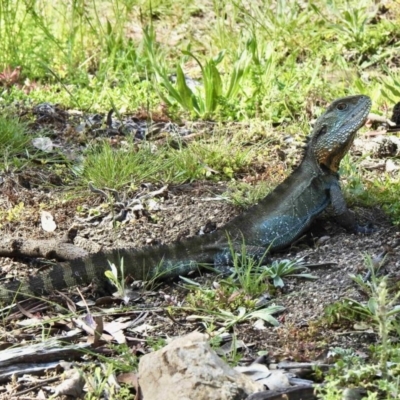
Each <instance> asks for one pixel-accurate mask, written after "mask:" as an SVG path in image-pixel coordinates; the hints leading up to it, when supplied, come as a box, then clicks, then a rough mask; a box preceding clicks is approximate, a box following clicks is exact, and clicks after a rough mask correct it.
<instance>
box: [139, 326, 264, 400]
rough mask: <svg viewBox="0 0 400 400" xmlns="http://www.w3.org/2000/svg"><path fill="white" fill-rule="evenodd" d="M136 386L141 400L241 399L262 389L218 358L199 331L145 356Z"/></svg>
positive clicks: (262, 387) (258, 384)
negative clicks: (140, 391) (138, 386)
mask: <svg viewBox="0 0 400 400" xmlns="http://www.w3.org/2000/svg"><path fill="white" fill-rule="evenodd" d="M139 385H140V388H141V390H142V394H143V400H203V399H204V400H214V399H215V400H240V399H245V398H246V397H247V396H248V395H250V394H252V393H256V392H259V391H262V390H265V388H264V386H263V385H262V384H260V383H257V382H254V381H252V380H251V379H250V378H248V377H247V376H245V375H244V374H242V373H239V372H237V371H235V370H234V369H233V368H231V367H230V366H229V365H228V364H226V363H225V362H224V361H223V360H222V359H221V358H219V357H218V355H217V354H216V353H215V351H214V350H212V349H211V347H210V345H209V344H208V342H207V336H206V335H203V334H201V333H198V332H193V333H191V334H189V335H186V336H184V337H181V338H178V339H176V340H174V341H172V342H171V343H170V344H169V345H167V346H165V347H164V348H162V349H161V350H158V351H155V352H153V353H149V354H146V355H144V356H143V357H142V358H141V359H140V363H139Z"/></svg>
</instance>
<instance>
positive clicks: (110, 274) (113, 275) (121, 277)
mask: <svg viewBox="0 0 400 400" xmlns="http://www.w3.org/2000/svg"><path fill="white" fill-rule="evenodd" d="M108 263H109V265H110V270H108V271H106V272H105V273H104V274H105V276H106V278H107V279H108V280H109V281H110V282H111V283H112V284H113V285H114V286H115V287H116V288H117V293H118V297H119V298H121V299H123V301H124V303H125V304H128V303H129V296H128V293H127V289H126V286H125V272H124V259H123V257H122V258H121V260H120V264H119V268H117V266H116V265H115V264H114V263H111V262H108Z"/></svg>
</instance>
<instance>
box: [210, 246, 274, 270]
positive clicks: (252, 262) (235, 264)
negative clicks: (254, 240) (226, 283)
mask: <svg viewBox="0 0 400 400" xmlns="http://www.w3.org/2000/svg"><path fill="white" fill-rule="evenodd" d="M268 259H269V257H268V248H265V247H259V246H246V245H244V244H242V245H232V246H231V247H230V248H228V249H226V250H224V251H222V252H220V253H217V254H216V255H215V257H214V268H215V269H216V270H217V271H218V272H220V273H222V274H223V275H229V274H231V273H232V272H235V271H236V270H237V269H238V268H240V269H242V268H246V266H249V267H252V266H259V265H263V263H266V262H268Z"/></svg>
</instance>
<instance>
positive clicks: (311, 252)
mask: <svg viewBox="0 0 400 400" xmlns="http://www.w3.org/2000/svg"><path fill="white" fill-rule="evenodd" d="M36 123H37V122H35V123H34V124H33V125H32V128H33V129H35V128H36V129H37V126H36V125H35V124H36ZM41 123H42V124H46V126H47V128H51V129H54V131H55V132H58V134H55V136H54V138H53V140H54V142H55V143H58V144H59V145H60V146H64V148H69V149H70V151H71V152H73V149H74V146H76V148H79V144H78V143H74V142H73V141H71V140H68V141H66V139H65V135H64V136H62V134H64V133H65V132H66V131H67V127H66V124H67V117H65V118H64V119H63V118H61V120H59V121H54V120H49V121H46V120H44V121H43V119H42V120H41ZM68 125H69V127H68V129H71V127H70V125H71V119H68ZM71 149H72V150H71ZM60 179H61V180H60ZM50 183H53V184H52V185H50ZM161 186H162V185H144V186H143V187H141V188H140V189H139V191H138V192H136V193H130V194H129V195H130V196H132V198H133V197H134V196H138V195H140V194H143V193H146V192H148V191H152V190H157V189H159V188H161ZM225 186H226V184H225V183H209V182H205V183H204V182H196V183H192V184H185V185H180V186H170V187H168V189H167V190H166V191H165V192H164V193H163V194H162V195H161V196H159V197H158V203H157V204H158V206H157V207H155V208H154V209H151V210H149V209H145V210H139V211H137V212H134V213H132V214H131V215H130V216H129V218H128V219H127V220H125V221H124V222H122V223H121V224H120V225H119V226H117V227H116V226H115V224H113V223H112V222H111V221H110V219H109V214H110V212H109V210H105V211H104V212H103V213H102V212H101V211H99V213H98V214H97V215H96V217H88V213H85V212H81V211H77V210H78V209H79V210H82V209H83V210H88V209H96V210H101V204H102V203H104V200H103V199H102V198H101V197H100V196H99V195H97V194H95V193H90V194H89V193H88V190H86V192H85V190H84V189H83V190H82V192H81V194H82V195H81V196H80V195H74V196H68V195H63V196H61V195H60V194H62V193H63V192H65V190H66V186H63V182H62V178H59V177H54V176H53V175H52V173H51V172H48V171H47V172H46V171H45V170H41V169H40V167H38V168H32V169H31V170H29V169H28V170H24V171H22V172H9V173H8V172H7V173H4V174H3V175H1V176H0V210H3V211H4V210H10V209H12V208H13V207H16V205H17V204H19V203H23V204H24V207H23V209H22V211H20V213H19V214H18V216H16V217H15V218H14V219H13V220H12V221H4V222H3V224H2V226H1V234H2V237H3V238H10V237H13V238H16V237H19V238H24V239H39V238H40V239H43V238H54V237H56V238H60V239H61V238H62V237H64V236H65V234H66V232H68V230H70V229H71V228H72V227H74V228H76V229H77V230H78V233H77V236H76V237H75V239H74V243H75V244H76V245H78V246H81V247H83V248H85V249H87V250H89V251H97V250H99V249H100V248H103V249H104V248H115V247H125V246H127V245H129V247H131V246H135V247H140V246H144V245H157V244H159V243H170V242H172V241H174V240H177V239H182V238H185V237H188V236H193V235H197V234H199V232H204V231H206V232H207V230H209V229H211V228H212V227H214V226H217V227H221V226H223V225H224V224H225V223H226V222H227V221H229V220H230V219H231V218H233V217H234V216H235V215H237V214H238V213H240V211H241V210H240V209H238V208H236V207H234V206H233V205H231V204H228V203H226V202H225V201H221V199H220V198H219V197H218V195H219V194H221V193H223V192H224V190H225ZM64 194H65V193H64ZM41 209H45V210H46V211H48V212H50V213H51V214H52V215H53V217H54V220H55V222H56V224H57V229H56V230H55V232H51V233H47V232H45V231H44V230H43V229H42V227H41V223H40V210H41ZM354 210H355V211H356V213H357V216H358V218H359V219H360V221H361V222H362V223H365V222H367V221H368V222H372V223H373V225H374V226H375V228H376V231H375V233H373V234H371V235H368V236H367V235H354V234H350V233H348V232H346V231H344V230H343V229H342V228H340V227H339V226H338V225H337V224H336V223H335V221H334V218H332V216H331V215H329V213H325V214H323V215H322V216H321V217H320V218H318V220H317V221H315V223H314V224H313V227H312V229H311V233H309V234H308V235H306V236H305V237H304V238H303V239H301V240H299V241H298V242H296V243H295V245H293V246H292V247H291V248H289V249H287V250H285V251H283V252H281V253H279V254H275V255H274V256H273V257H274V258H278V259H279V258H284V259H298V258H300V257H304V259H305V261H306V262H307V263H311V264H315V263H334V265H327V266H320V267H317V268H312V269H311V271H310V272H311V273H312V274H314V275H316V276H317V277H318V279H316V280H305V279H297V278H286V279H285V286H284V287H283V288H282V289H279V290H276V292H275V293H273V294H272V296H273V298H274V302H275V304H279V305H283V306H284V307H285V310H284V311H283V313H281V314H280V315H278V316H277V318H278V319H279V321H280V326H279V327H276V328H275V327H264V328H262V329H259V327H256V326H254V321H250V322H245V323H242V324H238V325H236V326H235V327H234V333H235V334H236V338H237V340H241V341H243V348H242V349H241V351H242V352H243V354H244V360H249V361H250V360H252V359H255V358H256V357H257V355H258V353H259V352H260V351H265V350H266V351H268V353H269V356H270V358H271V359H275V360H283V359H292V360H297V361H307V360H315V359H317V358H318V357H323V356H324V355H325V354H326V353H327V351H328V350H329V349H331V348H333V347H336V346H340V347H353V348H356V349H363V348H365V347H367V346H368V344H369V343H371V342H373V341H374V339H375V335H374V333H373V332H372V330H371V329H368V327H366V328H365V329H359V328H357V327H355V326H354V324H353V323H349V324H348V325H347V326H344V325H337V326H335V325H333V326H329V327H328V326H327V325H326V324H324V323H321V318H322V317H323V315H324V309H325V308H326V306H328V305H330V304H332V303H334V302H336V301H337V300H339V299H342V298H354V299H357V300H361V301H363V300H366V299H367V298H366V297H364V295H363V293H361V292H360V291H359V290H358V289H357V286H356V285H355V284H354V282H353V281H352V280H351V278H350V277H349V274H357V273H361V274H364V273H365V262H364V257H365V255H370V256H374V255H378V254H379V253H381V252H382V249H383V246H391V245H394V244H395V243H396V242H397V240H398V239H399V237H400V233H399V228H398V227H396V226H392V224H391V222H390V221H389V219H388V218H387V217H386V216H385V215H384V213H383V212H382V211H381V210H380V209H379V207H378V206H377V207H374V208H371V209H365V208H356V209H354ZM321 238H322V239H321ZM399 251H400V250H398V248H394V249H393V250H392V252H391V253H390V254H388V257H387V262H386V264H385V267H384V271H385V272H386V273H389V274H390V275H391V276H393V277H394V278H396V276H398V272H397V271H398V269H399V266H400V259H399ZM0 268H1V274H2V275H1V276H2V277H7V278H10V277H12V276H14V275H18V276H24V275H27V274H29V271H30V270H31V269H32V268H35V262H33V261H32V260H31V259H27V258H25V259H10V258H7V257H3V258H1V259H0ZM191 279H195V280H198V281H199V282H202V283H204V284H209V285H210V286H211V285H212V284H213V281H214V280H215V276H214V275H212V274H210V273H205V274H204V275H203V276H200V277H193V278H192V277H191ZM185 295H186V290H185V289H183V288H182V287H181V285H180V284H179V282H178V281H175V282H170V283H168V284H163V285H162V286H161V287H160V288H159V289H158V293H155V294H154V293H153V295H150V296H145V297H144V298H143V299H142V300H141V301H138V302H137V303H135V304H133V308H134V309H135V308H137V309H140V310H143V309H145V308H146V307H148V308H149V309H151V310H152V311H151V312H150V313H149V314H148V317H147V321H146V323H147V324H148V325H151V326H156V328H155V329H153V330H152V331H151V332H148V333H138V334H137V338H140V339H143V338H146V337H148V336H151V337H156V338H157V337H162V338H168V337H174V336H178V335H183V334H185V333H188V332H191V331H193V330H195V329H199V330H204V327H203V325H202V324H200V323H199V322H189V321H187V314H186V313H182V314H179V313H178V314H176V315H174V318H170V317H168V315H167V313H166V311H165V309H166V308H167V307H168V306H170V305H171V304H173V305H185ZM46 312H48V311H46V310H45V311H42V312H41V313H39V314H40V315H41V318H42V317H44V315H46ZM18 316H19V317H18ZM15 318H16V319H15V320H13V321H12V322H11V323H8V324H7V325H6V326H2V327H1V328H0V338H1V342H2V343H6V342H8V343H13V342H14V344H15V340H16V339H13V332H14V330H15V329H17V328H18V327H19V325H18V319H19V320H21V319H23V318H24V316H23V315H22V314H18V313H17V314H15ZM110 318H112V317H110Z"/></svg>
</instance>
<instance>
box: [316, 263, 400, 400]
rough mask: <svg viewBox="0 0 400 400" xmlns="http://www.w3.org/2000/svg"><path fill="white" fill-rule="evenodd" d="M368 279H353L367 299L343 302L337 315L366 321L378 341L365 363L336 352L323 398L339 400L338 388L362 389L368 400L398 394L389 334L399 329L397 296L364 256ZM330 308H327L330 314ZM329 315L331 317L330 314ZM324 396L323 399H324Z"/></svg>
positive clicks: (399, 371) (399, 356)
mask: <svg viewBox="0 0 400 400" xmlns="http://www.w3.org/2000/svg"><path fill="white" fill-rule="evenodd" d="M365 264H366V269H367V272H368V280H365V279H363V278H362V277H361V276H360V275H356V276H352V278H353V280H354V282H356V283H357V284H358V285H359V286H360V288H361V290H362V291H363V293H364V294H366V295H368V296H369V298H368V300H367V301H366V302H365V303H362V302H358V301H354V300H348V299H347V300H345V302H344V301H342V302H341V303H340V307H341V308H338V305H336V306H335V307H336V312H339V311H340V314H341V315H340V318H342V319H343V318H344V319H349V318H350V317H352V316H353V317H355V319H361V320H363V321H367V322H368V323H369V324H370V326H371V327H373V328H374V330H375V331H376V333H377V336H378V339H379V342H378V344H377V345H376V346H374V347H372V348H371V357H370V360H368V363H367V362H365V360H363V359H361V358H359V357H358V356H356V355H354V354H349V353H348V352H345V353H343V352H339V353H337V354H338V355H339V356H340V357H341V358H340V359H339V360H338V361H337V362H336V364H335V368H334V369H333V370H331V371H330V372H329V374H328V377H327V378H326V385H325V388H324V389H322V393H324V394H325V395H324V398H329V399H340V398H342V397H340V396H341V395H342V394H343V390H342V389H338V388H339V387H344V388H346V387H361V388H364V389H366V390H367V391H368V399H375V398H377V397H376V395H377V394H378V393H379V395H380V396H384V397H379V398H397V397H398V395H399V393H400V385H399V382H400V367H399V365H400V364H399V361H400V347H399V346H398V345H397V344H396V343H393V342H392V340H391V335H393V334H398V333H399V332H400V329H399V328H400V327H399V323H398V315H399V313H400V305H398V299H399V297H400V294H399V293H396V294H393V293H390V292H389V290H388V285H387V279H388V278H387V277H386V276H378V275H377V273H378V271H379V267H380V265H376V262H374V261H373V260H372V258H371V257H369V256H366V257H365ZM332 310H333V308H331V309H330V312H331V313H332ZM331 315H332V314H331ZM325 396H326V397H325Z"/></svg>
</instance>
